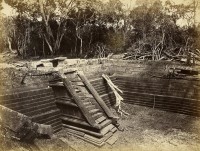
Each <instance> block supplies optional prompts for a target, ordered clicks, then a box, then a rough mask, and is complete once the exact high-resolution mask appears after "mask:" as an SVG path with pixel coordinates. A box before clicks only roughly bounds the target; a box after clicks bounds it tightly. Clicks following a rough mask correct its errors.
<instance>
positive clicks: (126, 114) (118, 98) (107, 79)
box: [102, 74, 129, 116]
mask: <svg viewBox="0 0 200 151" xmlns="http://www.w3.org/2000/svg"><path fill="white" fill-rule="evenodd" d="M102 77H103V78H104V79H105V80H106V81H107V83H108V85H109V86H110V88H111V90H112V91H113V93H114V95H115V98H116V104H115V107H116V108H117V112H118V113H120V115H121V116H122V115H124V116H128V115H129V113H127V112H126V111H124V110H122V108H121V103H122V101H123V100H124V99H123V98H122V97H121V96H120V95H119V93H118V92H117V91H119V92H120V93H123V92H122V90H120V89H119V88H118V87H117V86H116V85H114V84H113V82H112V81H111V80H110V78H109V77H108V76H107V75H105V74H103V75H102Z"/></svg>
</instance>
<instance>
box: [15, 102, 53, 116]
mask: <svg viewBox="0 0 200 151" xmlns="http://www.w3.org/2000/svg"><path fill="white" fill-rule="evenodd" d="M53 101H54V99H49V100H47V101H45V102H44V104H43V103H42V104H39V105H37V106H31V107H29V108H28V107H27V108H22V109H19V110H17V111H18V112H20V113H24V114H26V113H28V114H29V113H30V112H34V111H37V110H38V109H43V108H46V107H53V108H56V104H55V103H54V102H53ZM47 111H48V110H47ZM29 115H30V114H29Z"/></svg>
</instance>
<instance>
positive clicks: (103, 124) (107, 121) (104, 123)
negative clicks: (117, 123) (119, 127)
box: [99, 119, 112, 129]
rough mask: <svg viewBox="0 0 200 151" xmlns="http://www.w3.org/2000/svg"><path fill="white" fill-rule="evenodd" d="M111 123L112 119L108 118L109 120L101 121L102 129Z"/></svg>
mask: <svg viewBox="0 0 200 151" xmlns="http://www.w3.org/2000/svg"><path fill="white" fill-rule="evenodd" d="M111 123H112V121H111V120H110V119H107V120H105V121H103V122H101V123H100V124H99V126H100V129H103V128H104V127H106V126H108V125H109V124H111Z"/></svg>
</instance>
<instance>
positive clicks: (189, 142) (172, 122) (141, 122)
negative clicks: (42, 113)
mask: <svg viewBox="0 0 200 151" xmlns="http://www.w3.org/2000/svg"><path fill="white" fill-rule="evenodd" d="M123 109H124V110H126V111H127V112H129V113H130V116H128V117H121V118H120V121H119V122H120V124H121V126H122V127H123V128H124V131H120V132H119V134H118V135H119V136H118V140H117V141H116V142H115V144H114V145H112V146H111V145H109V144H105V145H104V146H103V147H101V148H98V147H96V146H94V145H92V144H89V143H87V142H85V141H83V140H80V139H77V138H76V137H74V136H70V137H69V135H68V134H66V133H65V130H63V131H62V132H60V133H58V135H59V137H67V138H68V140H69V142H71V144H72V146H73V147H74V148H76V149H77V150H82V151H90V150H91V151H98V150H99V151H107V150H112V151H130V150H131V151H147V150H148V151H199V150H200V118H198V117H192V116H187V115H183V114H177V113H171V112H165V111H160V110H157V109H152V108H148V107H142V106H137V105H130V104H124V105H123Z"/></svg>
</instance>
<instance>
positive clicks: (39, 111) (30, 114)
mask: <svg viewBox="0 0 200 151" xmlns="http://www.w3.org/2000/svg"><path fill="white" fill-rule="evenodd" d="M55 109H56V106H53V105H51V106H47V107H44V108H39V109H36V110H33V111H30V112H26V113H24V114H25V115H27V116H30V117H32V116H34V115H38V114H42V113H44V112H48V111H51V110H55Z"/></svg>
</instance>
